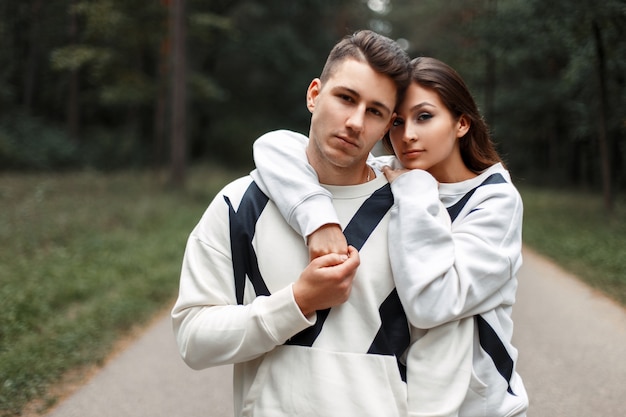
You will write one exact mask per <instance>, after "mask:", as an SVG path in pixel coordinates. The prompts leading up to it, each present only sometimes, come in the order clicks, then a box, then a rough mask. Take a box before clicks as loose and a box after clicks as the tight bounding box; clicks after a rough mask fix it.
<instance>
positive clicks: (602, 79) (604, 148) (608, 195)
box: [592, 20, 613, 214]
mask: <svg viewBox="0 0 626 417" xmlns="http://www.w3.org/2000/svg"><path fill="white" fill-rule="evenodd" d="M592 26H593V39H594V43H595V48H596V65H597V75H598V81H599V86H600V109H599V112H600V114H599V123H598V146H599V150H600V169H601V171H602V192H603V195H604V208H605V210H606V211H607V213H608V214H612V212H613V196H612V190H611V162H610V158H609V145H608V138H607V120H608V114H607V113H608V102H609V101H608V91H607V88H606V56H605V53H604V45H603V43H602V33H601V30H600V25H599V24H598V22H597V21H596V20H593V22H592Z"/></svg>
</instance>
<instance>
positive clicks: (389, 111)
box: [336, 86, 392, 114]
mask: <svg viewBox="0 0 626 417" xmlns="http://www.w3.org/2000/svg"><path fill="white" fill-rule="evenodd" d="M336 88H337V89H338V90H345V91H347V92H349V93H350V94H352V95H354V96H356V97H361V95H360V94H359V93H358V92H357V91H356V90H353V89H352V88H350V87H345V86H337V87H336ZM372 104H373V105H374V106H375V107H382V110H384V111H386V112H387V113H389V114H391V113H392V111H391V109H390V108H389V107H387V106H386V105H385V103H382V102H380V101H374V102H373V103H372Z"/></svg>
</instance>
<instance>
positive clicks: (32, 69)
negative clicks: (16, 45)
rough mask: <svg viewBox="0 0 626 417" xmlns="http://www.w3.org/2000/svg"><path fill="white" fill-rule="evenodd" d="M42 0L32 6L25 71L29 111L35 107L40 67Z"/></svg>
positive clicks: (24, 97)
mask: <svg viewBox="0 0 626 417" xmlns="http://www.w3.org/2000/svg"><path fill="white" fill-rule="evenodd" d="M42 6H43V1H42V0H35V1H33V2H31V4H30V13H31V14H30V32H29V36H28V54H27V57H26V68H25V71H24V96H23V100H24V108H25V109H26V110H27V111H30V110H31V107H32V106H33V97H34V94H35V83H36V81H37V67H38V66H39V47H40V43H41V41H40V39H39V33H40V31H39V26H40V24H41V21H40V18H41V8H42Z"/></svg>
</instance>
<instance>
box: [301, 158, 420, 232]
mask: <svg viewBox="0 0 626 417" xmlns="http://www.w3.org/2000/svg"><path fill="white" fill-rule="evenodd" d="M382 170H383V174H385V177H387V181H389V182H390V183H391V182H393V180H395V179H396V178H398V177H399V176H400V175H402V174H404V173H405V172H409V171H410V170H408V169H406V168H400V169H392V168H391V167H390V166H387V165H385V166H384V167H383V168H382ZM312 235H313V234H311V236H312Z"/></svg>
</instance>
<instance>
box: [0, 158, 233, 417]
mask: <svg viewBox="0 0 626 417" xmlns="http://www.w3.org/2000/svg"><path fill="white" fill-rule="evenodd" d="M237 175H238V173H237V174H236V173H233V172H225V171H223V170H219V169H209V168H204V169H198V170H193V171H192V172H191V174H190V177H191V178H190V181H189V186H188V187H187V191H185V192H180V191H178V192H176V191H171V190H169V191H168V189H167V188H166V187H165V186H164V185H163V184H164V182H163V181H162V180H160V179H159V178H157V174H154V173H123V174H112V175H102V174H96V173H69V174H36V175H35V174H33V175H6V174H5V175H2V176H0V210H1V212H2V215H1V216H0V306H2V307H1V308H0V416H3V417H4V416H13V415H19V413H20V410H21V409H22V408H23V407H24V405H25V404H26V403H27V402H28V401H29V400H32V399H33V398H40V397H42V396H45V393H46V391H47V388H48V387H49V386H50V384H51V383H53V382H54V381H56V380H58V379H59V378H60V377H61V376H62V375H63V374H64V373H65V372H67V371H69V370H72V369H75V368H77V367H80V366H83V365H89V364H94V363H96V364H97V363H99V362H101V361H102V360H103V359H104V358H105V357H106V356H107V354H108V353H109V351H110V349H111V347H112V346H113V343H114V342H115V341H116V340H118V339H119V338H120V337H121V336H123V335H124V334H125V333H126V332H128V331H129V330H130V329H131V328H132V327H133V326H136V325H138V324H141V323H144V322H146V321H147V320H148V319H150V318H151V317H152V315H153V314H155V313H156V312H157V311H161V310H162V309H163V308H164V306H166V305H167V303H169V302H171V301H172V300H173V297H174V296H175V294H176V291H177V288H178V277H179V272H180V265H181V261H182V254H183V250H184V247H185V242H186V239H187V236H188V235H189V232H190V231H191V229H192V228H193V226H194V225H195V223H196V222H197V221H198V220H199V218H200V216H201V215H202V213H203V211H204V210H205V208H206V206H207V205H208V203H209V202H210V201H211V199H212V196H213V195H214V193H215V192H216V191H217V190H218V189H219V188H221V186H222V185H224V184H225V183H226V182H227V181H228V180H229V179H231V178H233V177H234V176H237ZM47 401H48V402H53V401H54V399H48V400H47Z"/></svg>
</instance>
